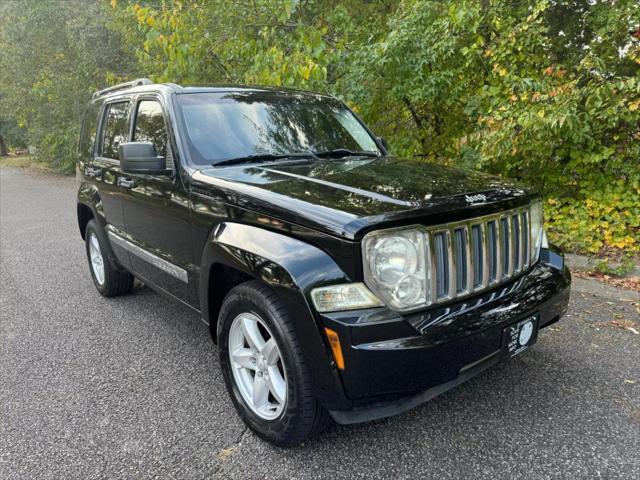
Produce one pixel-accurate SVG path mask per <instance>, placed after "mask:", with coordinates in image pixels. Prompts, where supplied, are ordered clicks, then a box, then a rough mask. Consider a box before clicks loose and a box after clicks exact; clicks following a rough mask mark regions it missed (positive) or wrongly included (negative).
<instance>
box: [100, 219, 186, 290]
mask: <svg viewBox="0 0 640 480" xmlns="http://www.w3.org/2000/svg"><path fill="white" fill-rule="evenodd" d="M107 234H108V235H109V239H110V240H111V241H112V242H114V243H115V244H116V245H118V246H120V247H122V248H124V249H125V250H127V251H128V252H129V253H133V254H134V255H135V256H137V257H139V258H141V259H142V260H144V261H146V262H148V263H150V264H151V265H153V266H154V267H156V268H159V269H160V270H162V271H163V272H165V273H168V274H169V275H171V276H172V277H175V278H177V279H178V280H180V281H182V282H184V283H189V276H188V274H187V271H186V270H185V269H184V268H180V267H178V266H177V265H174V264H173V263H171V262H168V261H166V260H164V259H163V258H160V257H158V256H157V255H154V254H153V253H150V252H148V251H147V250H145V249H144V248H142V247H139V246H137V245H134V244H133V243H131V242H130V241H129V240H127V239H126V238H124V237H121V236H120V235H118V234H117V233H115V232H113V231H111V230H108V231H107Z"/></svg>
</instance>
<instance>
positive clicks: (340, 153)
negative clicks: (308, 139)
mask: <svg viewBox="0 0 640 480" xmlns="http://www.w3.org/2000/svg"><path fill="white" fill-rule="evenodd" d="M314 153H315V155H316V156H318V157H336V158H342V157H378V156H379V155H378V154H377V153H375V152H368V151H362V152H359V151H353V150H349V149H348V148H336V149H334V150H325V151H322V152H314Z"/></svg>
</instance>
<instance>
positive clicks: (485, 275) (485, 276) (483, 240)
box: [472, 222, 491, 292]
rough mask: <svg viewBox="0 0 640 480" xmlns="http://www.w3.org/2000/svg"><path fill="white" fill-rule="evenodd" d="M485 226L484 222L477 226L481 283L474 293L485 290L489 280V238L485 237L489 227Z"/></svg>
mask: <svg viewBox="0 0 640 480" xmlns="http://www.w3.org/2000/svg"><path fill="white" fill-rule="evenodd" d="M487 225H488V224H487V223H485V222H482V223H480V225H478V227H479V230H480V245H482V251H481V252H480V253H481V254H482V283H481V284H480V285H479V286H478V287H477V288H475V291H476V292H477V291H479V290H483V289H485V288H487V286H488V285H489V279H490V278H491V277H490V275H489V269H490V268H491V265H489V236H488V235H487V232H488V231H489V227H488V226H487ZM472 228H473V225H472Z"/></svg>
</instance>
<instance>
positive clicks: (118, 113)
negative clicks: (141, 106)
mask: <svg viewBox="0 0 640 480" xmlns="http://www.w3.org/2000/svg"><path fill="white" fill-rule="evenodd" d="M128 108H129V102H119V103H112V104H111V105H109V107H108V111H107V118H106V121H105V125H104V130H103V134H102V156H103V157H106V158H114V159H116V160H120V156H119V155H118V146H119V145H120V144H121V143H123V142H126V141H127V137H128V134H127V113H128Z"/></svg>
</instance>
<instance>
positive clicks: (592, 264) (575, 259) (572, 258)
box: [564, 253, 640, 278]
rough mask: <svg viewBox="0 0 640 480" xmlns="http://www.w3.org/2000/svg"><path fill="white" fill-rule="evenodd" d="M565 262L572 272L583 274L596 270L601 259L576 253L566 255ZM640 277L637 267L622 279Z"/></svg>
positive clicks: (639, 267)
mask: <svg viewBox="0 0 640 480" xmlns="http://www.w3.org/2000/svg"><path fill="white" fill-rule="evenodd" d="M564 260H565V262H566V263H567V265H568V266H569V268H570V269H571V270H580V271H583V272H587V271H592V270H594V269H595V268H596V265H597V264H598V261H599V259H597V258H591V257H586V256H584V255H578V254H576V253H565V254H564ZM639 276H640V265H636V266H635V268H634V269H633V270H631V271H630V272H627V273H626V274H625V275H623V276H622V277H621V278H631V277H639Z"/></svg>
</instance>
